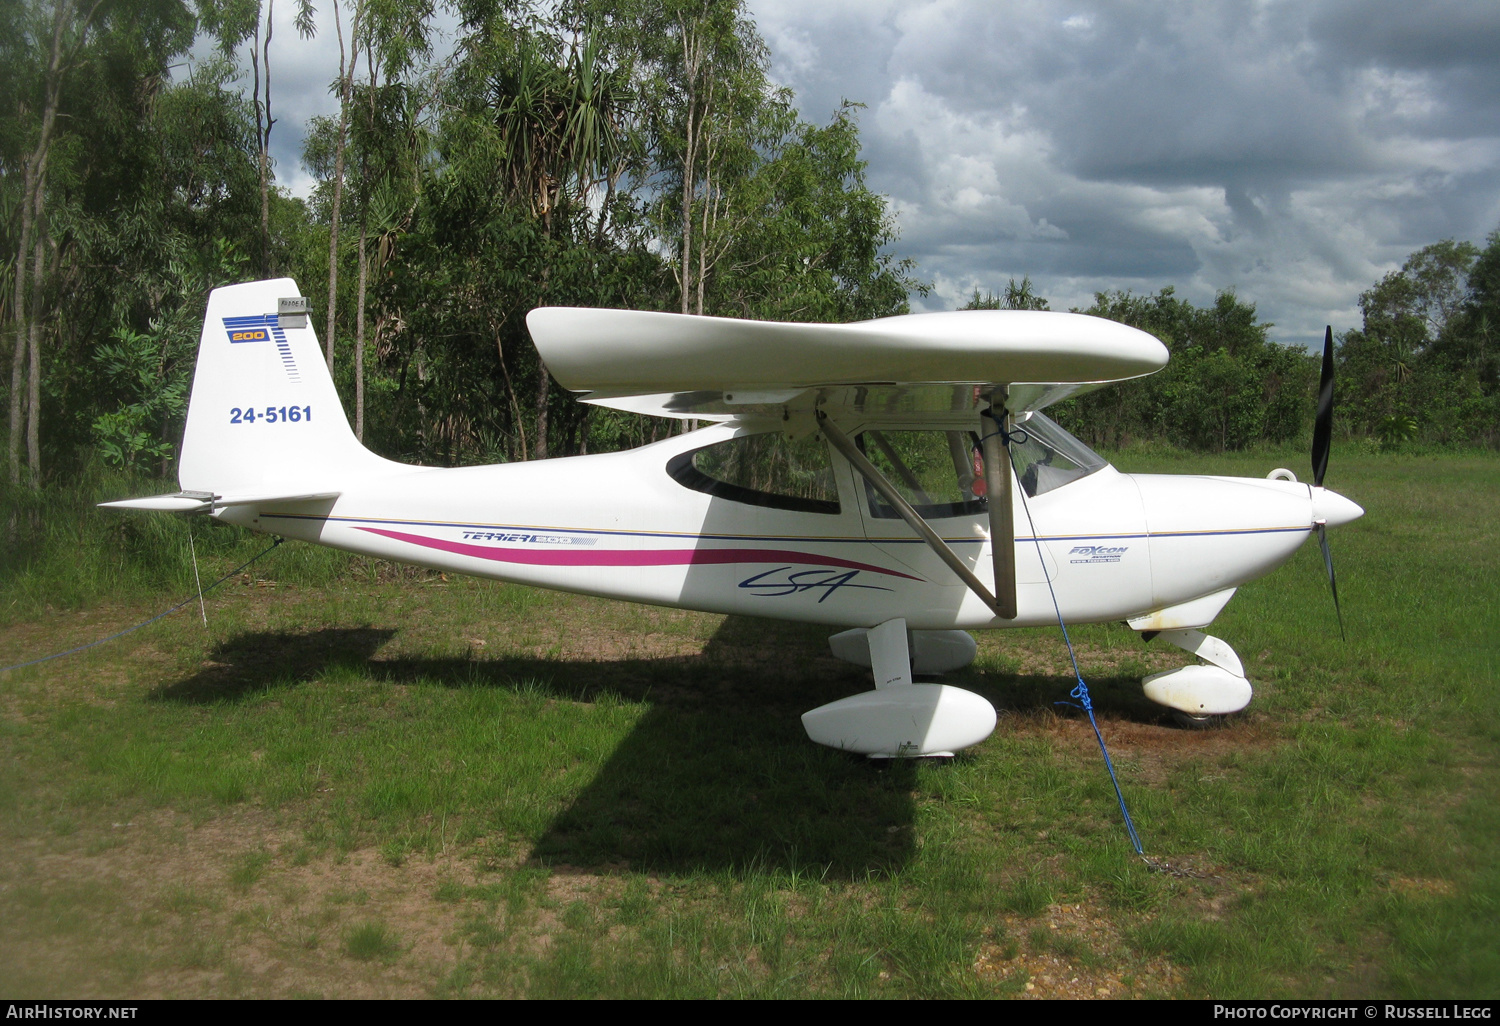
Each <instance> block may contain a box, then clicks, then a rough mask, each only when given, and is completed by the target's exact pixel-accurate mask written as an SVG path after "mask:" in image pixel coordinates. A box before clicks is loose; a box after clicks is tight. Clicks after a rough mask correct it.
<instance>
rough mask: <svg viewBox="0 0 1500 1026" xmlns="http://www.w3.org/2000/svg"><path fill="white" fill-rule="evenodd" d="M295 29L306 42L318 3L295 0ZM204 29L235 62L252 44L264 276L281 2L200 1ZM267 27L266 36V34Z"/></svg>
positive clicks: (270, 270)
mask: <svg viewBox="0 0 1500 1026" xmlns="http://www.w3.org/2000/svg"><path fill="white" fill-rule="evenodd" d="M292 3H294V5H295V10H296V14H295V16H294V18H293V25H294V26H295V27H296V30H297V34H298V35H300V36H301V37H302V38H303V39H310V38H312V36H313V35H314V34H315V33H316V31H317V24H316V21H315V18H314V9H313V0H292ZM198 10H199V19H200V23H201V25H202V27H203V29H204V30H205V31H206V32H208V33H209V34H210V35H212V36H213V37H214V39H215V40H216V41H217V42H218V46H219V50H220V52H222V53H223V54H224V56H225V57H228V58H232V57H233V56H234V55H235V53H236V52H237V51H238V50H239V48H240V47H241V46H242V45H243V44H244V43H245V42H246V40H249V42H250V46H249V57H250V98H251V104H252V105H253V109H254V114H255V146H256V166H257V171H258V173H259V178H260V233H261V246H260V250H261V252H260V265H261V266H260V272H261V273H262V274H264V275H268V276H269V275H271V274H274V273H275V270H276V268H275V253H274V246H273V242H272V233H271V180H272V178H273V177H274V175H273V173H272V171H271V128H272V127H273V126H274V125H275V124H276V118H275V117H274V116H273V115H272V112H271V38H272V36H273V35H274V30H275V27H276V21H275V14H276V0H265V2H264V3H262V2H261V0H198ZM262 26H264V34H262ZM262 72H264V75H262Z"/></svg>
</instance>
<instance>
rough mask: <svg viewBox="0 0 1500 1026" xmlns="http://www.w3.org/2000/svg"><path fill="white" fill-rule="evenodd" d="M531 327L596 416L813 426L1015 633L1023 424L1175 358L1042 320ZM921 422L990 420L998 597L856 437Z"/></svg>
mask: <svg viewBox="0 0 1500 1026" xmlns="http://www.w3.org/2000/svg"><path fill="white" fill-rule="evenodd" d="M526 326H527V327H528V328H529V329H530V330H531V337H532V341H534V342H535V343H536V347H537V351H538V352H539V353H540V354H541V356H542V360H543V361H544V362H545V363H546V364H547V368H548V369H549V370H550V371H551V372H552V376H553V377H555V378H556V379H557V380H558V382H559V383H560V384H561V385H562V386H563V387H564V388H569V389H572V390H573V391H575V392H586V393H588V394H587V395H586V396H585V397H584V401H585V402H591V403H598V404H600V405H603V406H612V407H615V408H617V409H622V410H628V411H630V412H632V413H650V414H656V415H658V416H668V417H678V418H692V417H700V418H701V417H707V418H711V419H718V420H730V419H736V418H741V417H744V418H755V417H765V416H777V417H780V418H784V419H787V420H791V419H793V415H794V414H795V415H796V419H798V420H802V418H803V417H804V416H810V417H811V418H813V422H814V423H815V424H816V426H817V429H818V430H819V431H820V432H821V433H822V434H823V435H824V437H826V438H827V439H828V441H829V442H830V443H831V444H832V445H833V447H834V448H836V449H837V450H839V452H840V453H841V454H842V455H843V456H844V458H845V459H846V460H848V461H849V464H850V465H851V466H852V467H853V468H854V470H855V471H856V472H857V473H858V474H859V475H860V476H861V477H863V478H864V479H865V480H866V481H868V482H869V484H870V486H871V487H872V488H874V489H875V490H876V491H877V492H879V493H880V495H881V496H882V497H883V498H884V499H885V501H886V502H888V503H889V504H890V505H891V506H892V507H893V508H894V509H895V510H896V512H897V513H898V514H899V515H900V516H901V518H902V519H903V520H905V521H906V522H907V524H908V525H909V526H910V527H911V529H912V530H913V531H914V532H915V533H916V534H917V535H918V537H920V538H921V539H922V540H923V541H924V542H926V544H927V545H928V547H929V548H931V549H932V551H933V552H934V553H935V554H936V555H937V556H938V558H939V559H941V560H942V561H943V562H944V563H946V564H947V565H948V567H949V569H951V570H952V571H953V573H954V575H955V576H957V577H958V578H959V580H961V581H963V583H964V584H965V586H967V587H968V588H969V589H970V590H971V591H973V592H974V594H976V595H977V596H979V598H980V599H981V600H983V601H984V603H985V604H986V605H988V606H989V607H990V608H992V609H994V610H995V612H996V614H997V615H999V616H1000V617H1002V618H1004V619H1010V620H1013V619H1015V618H1016V615H1017V608H1018V607H1017V604H1016V567H1015V546H1014V544H1013V541H1014V538H1015V524H1014V520H1013V513H1012V505H1011V488H1012V484H1013V478H1014V473H1013V471H1012V465H1011V459H1010V452H1009V446H1010V441H1009V439H1010V437H1011V430H1012V428H1013V425H1014V424H1015V421H1016V419H1017V418H1024V417H1026V416H1028V415H1030V414H1031V413H1032V412H1035V411H1037V410H1040V409H1042V408H1043V407H1044V406H1047V405H1049V404H1051V403H1055V402H1058V401H1059V400H1062V399H1066V398H1067V397H1068V396H1071V395H1077V394H1079V393H1080V392H1085V391H1089V390H1091V389H1094V388H1098V387H1099V386H1101V385H1106V384H1109V383H1111V382H1115V381H1125V380H1128V379H1130V378H1138V377H1141V376H1143V375H1146V374H1152V373H1154V372H1156V371H1158V370H1161V368H1163V367H1165V366H1166V365H1167V348H1166V346H1164V345H1162V344H1161V342H1159V341H1158V340H1157V339H1156V338H1154V337H1153V336H1151V335H1148V334H1147V333H1146V332H1144V331H1140V330H1139V329H1136V328H1132V327H1130V326H1129V325H1125V324H1119V323H1117V322H1115V321H1107V320H1104V319H1102V318H1099V317H1089V316H1086V315H1083V314H1072V313H1051V312H1047V311H1037V310H966V311H952V312H945V313H930V314H907V315H905V316H902V317H886V318H882V319H880V320H874V321H860V322H858V323H855V324H785V323H777V322H772V321H742V320H734V319H731V318H726V317H693V316H690V315H685V314H665V313H646V312H641V311H631V310H596V309H582V308H577V307H543V308H541V309H537V310H533V311H531V313H529V314H527V316H526ZM907 411H910V412H914V413H916V412H920V413H937V412H950V411H951V412H955V413H962V412H978V414H979V416H980V424H981V430H980V435H981V445H982V448H983V456H982V462H983V467H984V481H985V499H986V505H987V508H988V510H989V517H990V538H991V546H990V551H991V558H992V559H993V560H994V570H995V591H994V592H993V593H992V592H991V591H990V590H989V589H988V588H987V587H985V585H984V583H983V582H982V581H980V580H979V578H977V577H976V576H974V574H973V572H972V571H971V570H970V569H969V568H968V567H967V566H966V565H965V564H964V562H963V560H962V559H960V558H959V557H958V555H957V554H956V553H954V551H953V550H952V549H951V547H950V546H949V545H948V544H947V542H945V541H944V540H943V538H942V537H941V535H940V534H939V533H938V532H937V531H935V530H934V529H933V528H932V526H931V525H930V524H928V523H927V522H926V521H925V520H924V519H923V518H922V516H921V514H919V513H918V512H917V510H916V509H915V508H914V507H913V506H912V505H911V504H910V503H908V502H907V501H906V500H905V498H904V497H903V496H902V495H901V494H900V492H899V491H898V490H897V489H896V488H895V487H894V486H893V485H892V484H891V483H890V482H889V481H887V480H886V479H885V477H884V476H883V475H882V474H881V473H880V471H879V470H878V469H877V468H876V467H875V465H874V464H872V463H871V462H870V461H869V460H868V459H867V458H866V456H865V454H864V453H862V452H861V451H860V450H859V448H858V447H857V446H856V445H855V443H854V442H853V440H852V439H851V438H850V437H849V435H848V433H847V431H846V428H847V427H849V426H850V425H849V423H848V422H849V421H850V420H853V419H857V418H858V416H859V415H860V414H862V413H869V412H879V413H900V412H907ZM840 421H844V422H845V423H844V425H843V426H841V425H840V423H839V422H840ZM986 424H987V425H988V426H983V425H986Z"/></svg>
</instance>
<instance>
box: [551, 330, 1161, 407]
mask: <svg viewBox="0 0 1500 1026" xmlns="http://www.w3.org/2000/svg"><path fill="white" fill-rule="evenodd" d="M526 324H527V327H528V328H529V329H530V330H531V336H532V339H533V341H535V343H536V347H537V350H538V351H539V352H540V353H541V355H542V359H543V360H544V361H545V362H546V364H547V368H548V369H549V370H550V371H551V372H552V375H553V376H554V377H555V378H556V379H557V381H558V383H559V384H561V385H562V386H563V387H564V388H568V389H571V390H573V391H575V392H583V393H587V395H585V396H584V397H583V400H584V401H585V402H590V403H596V404H598V405H601V406H610V407H613V408H616V409H621V410H628V411H630V412H633V413H645V414H653V415H656V416H667V417H678V418H689V417H695V418H701V419H721V420H727V419H730V418H733V417H740V416H747V415H754V414H758V413H760V414H765V413H771V412H773V411H780V410H783V409H787V408H792V409H798V408H807V409H811V408H813V407H822V408H823V409H825V410H828V411H830V412H833V411H835V410H839V409H849V410H853V409H858V410H880V411H882V412H894V411H896V410H912V411H923V412H936V411H940V410H955V411H957V410H968V409H973V408H975V407H976V406H979V405H981V393H982V394H983V395H985V396H987V395H988V394H989V393H990V392H992V391H993V390H994V388H995V387H996V386H1002V385H1008V386H1010V387H1009V395H1010V401H1009V403H1008V406H1009V409H1010V410H1011V412H1012V413H1013V414H1024V413H1027V412H1030V411H1033V410H1040V409H1042V408H1043V407H1045V406H1047V405H1050V404H1051V403H1055V402H1058V401H1060V400H1062V399H1066V398H1067V397H1069V396H1071V395H1077V394H1079V393H1080V392H1086V391H1091V390H1092V389H1095V388H1098V387H1100V386H1101V385H1106V384H1109V383H1111V382H1115V381H1124V380H1127V379H1130V378H1136V377H1141V376H1143V375H1146V374H1151V373H1154V372H1155V371H1158V370H1160V369H1161V368H1162V367H1164V366H1166V363H1167V350H1166V347H1165V346H1163V345H1162V344H1161V342H1159V341H1157V339H1156V338H1154V337H1153V336H1151V335H1148V334H1147V333H1146V332H1144V331H1140V330H1138V329H1136V328H1132V327H1130V326H1128V325H1124V324H1119V323H1117V322H1115V321H1107V320H1103V319H1102V318H1098V317H1089V316H1086V315H1084V314H1071V313H1051V312H1045V311H1031V310H965V311H950V312H944V313H928V314H907V315H905V316H901V317H886V318H881V319H879V320H872V321H860V322H857V323H854V324H790V323H780V322H774V321H745V320H736V319H732V318H726V317H696V316H692V315H687V314H667V313H649V312H643V311H635V310H601V309H586V308H579V307H542V308H540V309H537V310H533V311H532V312H531V313H530V314H528V315H527V318H526ZM976 387H977V388H978V391H976Z"/></svg>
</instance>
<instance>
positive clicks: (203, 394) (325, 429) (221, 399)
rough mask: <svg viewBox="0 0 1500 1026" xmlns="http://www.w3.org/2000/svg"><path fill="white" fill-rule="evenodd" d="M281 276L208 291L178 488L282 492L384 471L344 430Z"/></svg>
mask: <svg viewBox="0 0 1500 1026" xmlns="http://www.w3.org/2000/svg"><path fill="white" fill-rule="evenodd" d="M298 295H299V293H298V291H297V285H296V283H295V282H294V281H292V280H291V279H290V278H278V279H275V280H272V281H256V282H249V283H246V284H244V285H231V286H229V287H227V288H222V289H215V290H214V291H213V294H212V295H210V296H209V300H208V314H207V316H206V317H205V318H204V320H203V335H202V337H201V338H200V340H199V343H198V365H197V369H196V371H195V372H194V374H193V391H192V398H191V399H190V400H189V403H188V415H187V430H186V432H185V433H184V435H183V439H182V461H181V464H180V466H179V470H178V481H179V483H180V484H181V485H182V488H183V490H184V491H192V492H213V493H215V494H218V495H224V496H230V495H254V494H272V495H286V494H295V493H299V492H306V491H326V490H329V489H330V488H338V487H339V486H340V485H341V484H342V483H345V482H348V481H349V480H350V479H351V478H359V477H363V476H366V474H368V473H369V472H372V471H378V470H380V469H381V468H382V467H388V466H391V465H390V464H388V463H387V461H385V460H383V459H381V458H380V457H378V456H376V455H375V454H374V453H372V452H370V451H369V450H368V449H366V448H365V447H364V446H363V445H361V444H360V443H359V440H358V439H356V438H355V437H354V432H353V431H352V430H350V428H349V418H348V417H347V416H346V415H345V414H344V407H343V405H342V404H341V403H340V402H339V397H338V392H337V391H336V390H335V389H334V387H333V378H332V376H331V375H330V374H329V373H328V366H327V364H326V363H325V362H324V357H323V353H322V352H321V351H320V350H319V348H318V339H317V335H316V334H315V332H314V331H313V328H312V325H311V323H309V322H308V318H307V317H306V316H305V315H304V316H301V317H297V316H291V317H281V316H279V314H278V304H279V301H280V300H282V299H289V298H293V297H296V296H298Z"/></svg>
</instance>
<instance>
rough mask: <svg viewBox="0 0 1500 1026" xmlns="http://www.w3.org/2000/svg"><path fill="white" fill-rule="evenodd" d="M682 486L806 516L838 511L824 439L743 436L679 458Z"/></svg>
mask: <svg viewBox="0 0 1500 1026" xmlns="http://www.w3.org/2000/svg"><path fill="white" fill-rule="evenodd" d="M667 473H668V474H670V475H671V476H672V479H673V480H675V481H676V482H677V483H678V484H680V485H683V486H684V487H687V488H692V489H694V490H695V491H700V492H707V493H708V494H709V495H715V496H718V497H719V498H722V499H729V500H731V501H733V502H744V503H748V504H750V505H752V506H770V507H774V508H776V509H790V510H797V511H799V512H803V513H837V512H839V489H838V483H837V481H836V480H835V479H834V476H833V464H832V462H831V461H830V460H829V458H828V446H827V444H826V443H825V442H824V441H823V438H822V436H820V435H816V434H812V435H805V436H803V437H801V438H792V437H789V436H788V435H786V434H784V433H782V432H780V431H773V432H767V433H765V434H758V435H739V436H737V437H735V438H730V439H728V440H726V441H723V442H718V443H716V444H714V445H708V446H704V447H703V448H702V449H694V450H693V451H691V452H685V453H680V454H678V455H677V456H674V457H673V458H672V459H671V461H670V462H668V464H667Z"/></svg>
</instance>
